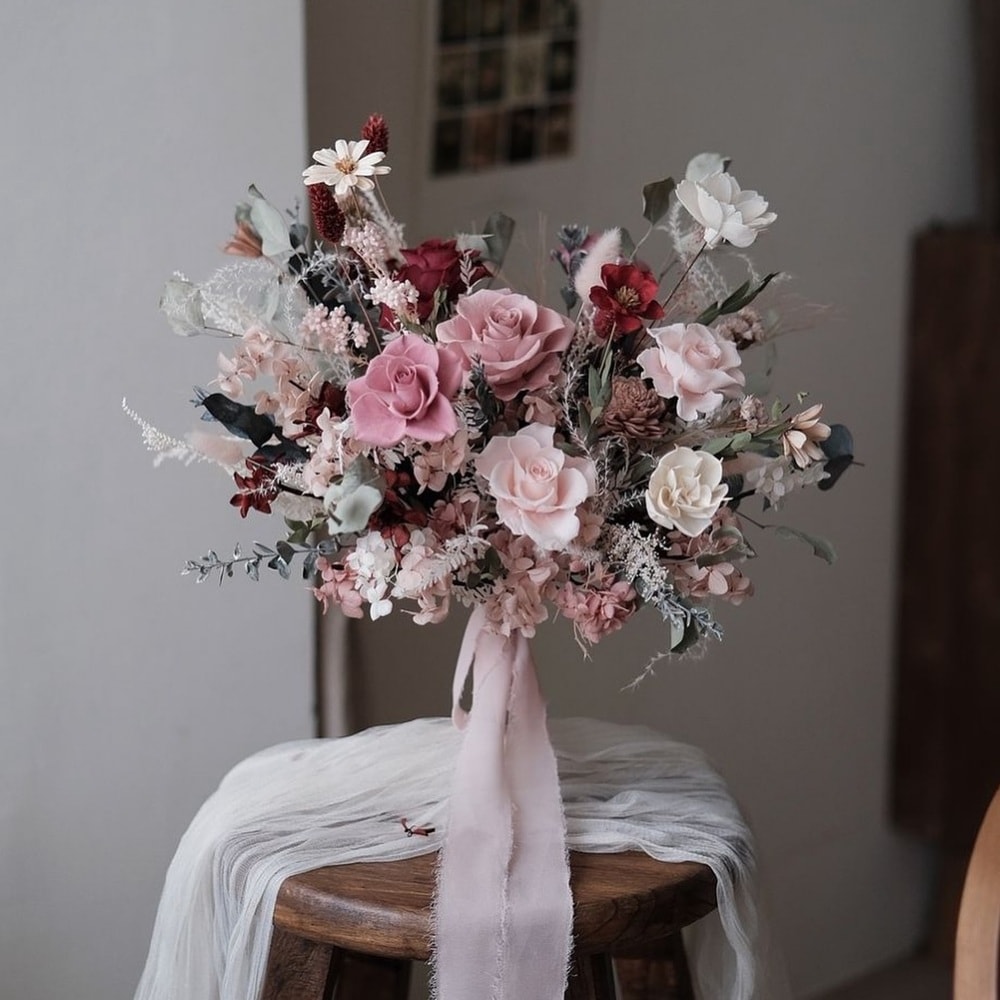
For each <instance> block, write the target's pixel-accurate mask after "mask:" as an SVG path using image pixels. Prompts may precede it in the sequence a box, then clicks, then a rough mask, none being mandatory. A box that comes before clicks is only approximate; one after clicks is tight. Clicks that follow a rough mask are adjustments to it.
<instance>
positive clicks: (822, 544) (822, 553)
mask: <svg viewBox="0 0 1000 1000" xmlns="http://www.w3.org/2000/svg"><path fill="white" fill-rule="evenodd" d="M774 533H775V534H776V535H777V536H778V537H779V538H790V539H793V540H796V541H800V542H805V543H806V545H808V546H810V547H811V548H812V550H813V555H814V556H819V558H820V559H822V560H823V561H824V562H827V563H829V564H830V565H831V566H832V565H833V564H834V563H835V562H836V561H837V553H836V552H835V551H834V550H833V546H832V545H831V544H830V543H829V542H828V541H827V540H826V539H825V538H820V537H819V536H818V535H810V534H809V532H807V531H800V530H799V529H798V528H789V527H788V526H787V525H783V524H779V525H778V526H777V527H776V528H775V529H774Z"/></svg>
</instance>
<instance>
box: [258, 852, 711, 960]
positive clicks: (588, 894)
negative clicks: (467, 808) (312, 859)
mask: <svg viewBox="0 0 1000 1000" xmlns="http://www.w3.org/2000/svg"><path fill="white" fill-rule="evenodd" d="M436 860H437V856H436V855H435V854H425V855H423V856H421V857H418V858H410V859H408V860H404V861H383V862H370V863H364V864H353V865H336V866H333V867H331V868H317V869H315V870H314V871H310V872H305V873H304V874H302V875H293V876H291V877H290V878H288V879H286V880H285V882H284V884H283V885H282V887H281V889H280V891H279V892H278V899H277V902H276V903H275V907H274V925H275V927H278V928H280V929H282V930H285V931H288V932H289V933H291V934H294V935H296V936H298V937H300V938H305V939H307V940H310V941H317V942H320V943H322V944H326V945H334V946H336V947H338V948H343V949H345V950H347V951H353V952H361V953H363V954H367V955H378V956H382V957H384V958H406V959H415V960H417V961H426V960H427V959H428V957H429V956H430V945H431V899H432V897H433V895H434V878H435V864H436ZM570 885H571V887H572V890H573V903H574V907H573V909H574V921H573V939H574V948H575V949H576V951H577V952H578V953H580V952H583V953H592V952H608V953H613V954H616V955H630V954H641V953H642V950H643V948H644V946H646V945H650V944H654V943H655V942H658V941H661V940H662V939H663V938H665V937H668V936H669V935H671V934H673V933H675V932H677V931H678V930H680V929H681V928H682V927H686V926H687V925H688V924H691V923H693V922H694V921H695V920H697V919H698V918H699V917H703V916H704V915H705V914H706V913H709V912H711V911H712V910H714V909H715V905H716V899H715V877H714V876H713V874H712V871H711V869H709V868H707V867H706V866H705V865H702V864H698V863H697V862H693V861H687V862H681V863H664V862H661V861H654V860H653V859H652V858H650V857H648V856H647V855H645V854H642V853H637V852H627V853H624V854H580V853H576V852H573V853H571V854H570Z"/></svg>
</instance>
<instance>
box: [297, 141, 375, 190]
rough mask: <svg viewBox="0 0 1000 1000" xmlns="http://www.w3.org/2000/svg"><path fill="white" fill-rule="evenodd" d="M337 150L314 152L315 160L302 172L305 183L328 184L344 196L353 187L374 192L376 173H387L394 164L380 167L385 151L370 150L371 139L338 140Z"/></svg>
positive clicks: (335, 145)
mask: <svg viewBox="0 0 1000 1000" xmlns="http://www.w3.org/2000/svg"><path fill="white" fill-rule="evenodd" d="M334 147H335V148H334V149H317V150H316V152H315V153H313V159H314V160H315V161H316V162H315V163H314V164H313V165H312V166H310V167H306V169H305V170H303V171H302V176H303V177H304V178H305V182H306V184H327V185H329V186H330V187H332V188H334V189H335V191H336V193H337V194H338V195H345V194H347V193H348V191H350V190H351V188H357V189H358V190H359V191H371V189H372V188H373V187H375V182H374V181H373V180H372V177H374V176H375V175H376V174H387V173H389V171H390V170H391V169H392V168H391V167H386V166H381V163H382V160H384V159H385V153H382V152H377V153H368V154H367V155H366V154H365V150H366V149H367V148H368V140H367V139H362V140H361V141H360V142H353V141H348V140H347V139H338V140H337V141H336V142H335V143H334Z"/></svg>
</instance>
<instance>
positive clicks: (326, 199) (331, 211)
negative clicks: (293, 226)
mask: <svg viewBox="0 0 1000 1000" xmlns="http://www.w3.org/2000/svg"><path fill="white" fill-rule="evenodd" d="M307 190H308V191H309V205H310V206H311V208H312V217H313V226H314V227H315V228H316V232H317V233H318V234H319V236H320V238H321V239H324V240H326V241H327V243H339V242H340V237H341V236H343V235H344V213H343V212H341V210H340V206H339V205H338V204H337V201H336V199H335V198H334V197H333V192H332V191H331V190H330V189H329V188H328V187H327V186H326V185H325V184H310V185H308V187H307Z"/></svg>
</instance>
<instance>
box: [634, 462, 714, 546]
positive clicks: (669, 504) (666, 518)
mask: <svg viewBox="0 0 1000 1000" xmlns="http://www.w3.org/2000/svg"><path fill="white" fill-rule="evenodd" d="M726 493H727V488H726V485H725V483H723V482H722V463H721V462H720V461H719V460H718V459H717V458H716V457H715V456H714V455H710V454H709V453H708V452H706V451H694V450H693V449H691V448H685V447H683V446H681V447H678V448H674V450H673V451H668V452H667V453H666V454H665V455H664V456H663V457H662V458H661V459H660V461H659V462H658V463H657V466H656V468H655V469H654V470H653V475H652V476H651V477H650V479H649V487H648V489H647V490H646V513H647V514H649V516H650V518H652V520H654V521H655V522H656V523H657V524H660V525H662V526H663V527H665V528H676V529H677V530H678V531H679V532H681V533H682V534H684V535H687V536H688V537H689V538H694V537H695V535H700V534H701V533H702V532H703V531H704V530H705V529H706V528H707V527H708V526H709V525H710V524H711V523H712V518H714V517H715V515H716V512H717V511H718V509H719V507H721V506H722V504H723V502H724V501H725V499H726Z"/></svg>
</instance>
